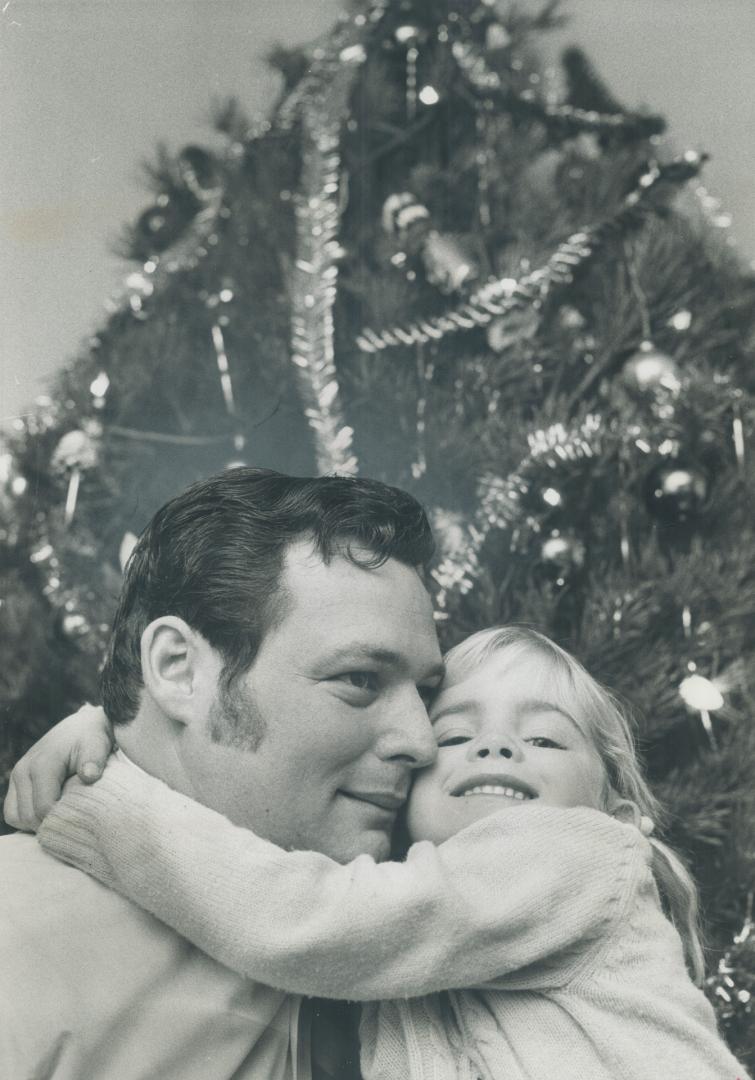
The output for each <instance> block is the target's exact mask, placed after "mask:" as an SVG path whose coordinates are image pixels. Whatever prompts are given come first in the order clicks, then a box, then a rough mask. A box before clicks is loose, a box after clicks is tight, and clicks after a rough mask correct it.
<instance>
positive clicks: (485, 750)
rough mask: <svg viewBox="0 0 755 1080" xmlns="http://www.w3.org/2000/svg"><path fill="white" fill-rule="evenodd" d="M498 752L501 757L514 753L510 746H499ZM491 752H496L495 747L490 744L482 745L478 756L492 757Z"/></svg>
mask: <svg viewBox="0 0 755 1080" xmlns="http://www.w3.org/2000/svg"><path fill="white" fill-rule="evenodd" d="M498 753H499V755H500V756H501V757H511V755H512V751H511V750H510V749H509V748H508V746H499V747H498ZM491 754H493V755H494V754H495V749H494V748H491V747H489V746H481V747H480V748H479V749H478V751H477V756H478V757H480V758H483V757H490V756H491Z"/></svg>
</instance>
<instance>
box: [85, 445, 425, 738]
mask: <svg viewBox="0 0 755 1080" xmlns="http://www.w3.org/2000/svg"><path fill="white" fill-rule="evenodd" d="M302 538H308V539H311V541H312V545H313V548H314V550H315V551H316V552H317V553H318V554H319V555H320V557H321V558H322V559H323V560H324V561H325V562H329V561H330V560H331V559H332V558H333V556H334V555H343V556H345V557H346V558H348V559H350V560H351V561H352V562H355V563H357V564H358V565H360V566H363V567H365V568H367V569H373V568H375V567H378V566H380V565H382V564H383V563H385V562H386V561H387V560H388V559H397V560H398V561H399V562H401V563H404V564H405V565H407V566H412V567H416V568H417V569H418V570H420V571H421V572H424V571H425V570H426V569H427V565H428V563H429V561H430V559H431V558H432V555H433V549H434V545H433V538H432V533H431V531H430V525H429V523H428V521H427V517H426V516H425V512H424V510H423V509H422V507H421V506H420V504H419V503H418V502H417V501H416V499H414V498H413V497H412V496H411V495H409V494H407V492H405V491H401V490H400V489H399V488H394V487H389V486H388V485H387V484H382V483H380V482H379V481H377V480H362V479H355V478H351V477H340V476H327V477H299V476H285V475H283V474H282V473H277V472H272V471H271V470H268V469H254V468H246V467H243V468H235V469H229V470H228V471H226V472H224V473H221V474H220V475H218V476H213V477H210V478H209V479H207V480H200V481H199V482H198V483H196V484H194V485H192V487H190V488H189V489H188V490H187V491H185V492H183V494H181V495H179V496H178V497H177V498H175V499H172V500H171V501H170V502H169V503H166V505H165V506H163V507H162V508H161V509H160V510H158V511H157V513H156V514H155V516H154V517H153V518H152V521H151V522H150V523H149V525H148V526H147V528H146V529H145V530H144V532H143V533H142V535H141V537H140V538H139V541H138V543H137V545H136V547H135V548H134V551H133V554H132V555H131V558H130V560H129V564H128V567H127V569H126V575H125V579H124V583H123V588H122V591H121V596H120V601H119V604H118V609H117V611H116V614H115V618H114V620H113V628H112V634H111V638H110V647H109V649H108V656H107V660H106V662H105V666H104V669H103V672H102V698H103V704H104V706H105V711H106V712H107V715H108V716H109V717H110V719H111V721H112V722H113V723H116V724H117V723H126V722H127V721H129V720H132V719H133V718H134V716H135V715H136V713H137V710H138V708H139V698H140V691H141V689H142V687H143V682H142V668H141V657H140V652H141V636H142V634H143V632H144V630H145V629H146V627H147V626H148V625H149V623H151V622H152V620H153V619H156V618H159V617H160V616H161V615H176V616H178V617H179V618H181V619H184V620H185V621H186V622H187V623H188V625H189V626H191V627H192V629H194V630H196V631H198V633H200V634H201V635H202V637H204V638H205V640H206V641H207V642H209V644H210V645H212V646H213V648H215V649H217V651H218V652H219V653H220V655H221V656H222V657H223V662H224V666H223V672H222V676H221V682H222V684H223V685H224V686H225V687H228V686H230V684H231V683H232V682H233V680H234V679H235V678H236V677H237V676H238V675H240V674H242V673H243V672H244V671H246V670H247V669H248V668H249V666H250V664H251V663H252V661H253V660H254V658H255V656H256V655H257V651H258V649H259V647H260V644H261V642H262V638H263V636H264V634H265V633H266V631H267V630H268V629H270V627H271V626H273V625H275V622H276V620H279V619H280V618H281V616H282V613H283V610H285V606H286V605H285V602H284V601H285V597H284V596H283V595H282V593H281V589H280V578H281V573H282V570H283V563H284V558H285V555H286V551H287V549H288V548H289V547H290V545H291V544H292V543H294V542H295V541H297V540H300V539H302Z"/></svg>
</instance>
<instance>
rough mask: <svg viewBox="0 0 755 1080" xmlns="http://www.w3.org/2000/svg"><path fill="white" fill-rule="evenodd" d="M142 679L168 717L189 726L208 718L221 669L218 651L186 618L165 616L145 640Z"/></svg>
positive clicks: (146, 633) (142, 643)
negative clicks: (207, 710)
mask: <svg viewBox="0 0 755 1080" xmlns="http://www.w3.org/2000/svg"><path fill="white" fill-rule="evenodd" d="M141 659H142V679H143V681H144V687H145V690H146V691H147V693H148V694H149V695H150V696H151V697H152V698H153V700H154V701H155V702H156V704H157V705H158V706H159V707H160V709H161V710H162V712H163V713H165V715H166V716H168V717H170V719H171V720H173V721H175V722H177V723H179V724H188V723H190V722H191V721H192V720H193V719H194V718H195V717H196V716H198V715H205V710H206V708H207V706H208V703H209V701H210V698H211V695H212V691H213V689H214V687H215V685H216V680H217V676H218V674H219V670H220V664H219V661H218V658H217V657H216V655H215V652H214V650H213V649H212V648H211V646H210V645H209V644H208V642H207V641H205V639H204V638H203V637H202V635H201V634H199V633H197V631H196V630H193V629H192V628H191V627H190V626H189V624H188V623H187V622H185V621H184V620H183V619H179V618H177V617H176V616H175V615H162V616H161V617H160V618H159V619H155V620H154V621H153V622H151V623H150V624H149V626H148V627H147V629H146V630H145V631H144V633H143V634H142V640H141Z"/></svg>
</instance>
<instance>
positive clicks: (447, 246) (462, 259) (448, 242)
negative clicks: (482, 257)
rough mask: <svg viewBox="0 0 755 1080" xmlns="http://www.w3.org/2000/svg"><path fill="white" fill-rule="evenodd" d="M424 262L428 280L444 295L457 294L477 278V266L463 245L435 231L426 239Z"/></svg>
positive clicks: (453, 238)
mask: <svg viewBox="0 0 755 1080" xmlns="http://www.w3.org/2000/svg"><path fill="white" fill-rule="evenodd" d="M422 261H423V263H424V264H425V272H426V274H427V280H428V281H429V282H430V283H431V284H432V285H435V286H436V287H437V288H439V289H440V291H441V292H444V293H452V292H456V291H457V290H458V289H461V288H463V287H464V285H466V284H467V282H469V281H471V280H473V279H474V278H476V277H477V266H476V265H475V263H474V260H472V259H470V257H469V255H468V254H467V252H466V251H465V250H464V247H463V246H462V244H460V243H459V241H458V240H457V239H456V238H455V237H453V236H448V235H444V234H441V233H439V232H436V231H435V230H434V229H433V230H432V231H431V232H429V233H428V234H427V237H426V239H425V243H424V245H423V248H422Z"/></svg>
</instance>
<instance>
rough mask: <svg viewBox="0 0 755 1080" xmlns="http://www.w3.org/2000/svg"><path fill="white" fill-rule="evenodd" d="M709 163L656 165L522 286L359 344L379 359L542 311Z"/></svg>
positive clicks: (697, 158)
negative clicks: (518, 313)
mask: <svg viewBox="0 0 755 1080" xmlns="http://www.w3.org/2000/svg"><path fill="white" fill-rule="evenodd" d="M704 160H705V157H704V155H702V154H698V153H696V152H695V151H692V150H688V151H687V152H686V153H685V154H684V155H682V157H679V158H676V159H675V160H674V161H671V162H668V163H667V164H664V165H660V164H657V163H655V162H653V163H651V164H650V165H649V166H648V167H647V170H646V171H645V172H643V174H642V175H641V176H640V178H639V180H638V181H637V183H636V185H635V186H634V187H633V188H632V190H631V191H630V192H629V194H628V195H626V196H625V197H624V199H623V200H622V204H621V209H620V210H619V211H618V213H616V214H615V215H614V217H612V218H609V219H608V220H607V221H604V222H601V224H599V225H594V226H590V227H588V228H586V229H584V230H582V231H581V232H576V233H573V234H572V235H571V236H570V237H569V238H568V239H567V240H566V241H564V243H563V244H560V245H559V246H558V247H557V248H556V250H555V252H554V253H553V255H551V257H550V259H549V260H548V262H547V263H546V264H545V266H541V267H539V268H538V269H537V270H533V271H532V272H531V273H529V274H527V275H525V276H524V277H522V278H520V279H519V280H518V281H516V280H515V279H513V278H498V279H497V280H495V281H491V282H488V283H487V284H486V285H483V286H482V288H480V289H477V290H476V291H475V292H474V293H472V295H471V296H469V297H467V298H466V299H465V300H464V301H463V303H461V304H459V305H457V306H456V307H454V308H452V309H450V310H449V311H447V312H445V313H444V314H442V315H437V316H433V317H431V318H428V319H422V320H419V321H418V322H415V323H410V324H409V325H408V326H403V327H402V326H393V327H391V328H390V329H387V330H381V331H379V332H376V331H375V330H372V329H371V328H370V327H365V329H364V330H362V332H361V333H360V334H359V335H358V337H357V339H356V343H357V345H358V346H359V348H360V349H361V350H362V351H363V352H369V353H375V352H379V351H380V350H382V349H387V348H391V347H394V346H397V345H415V344H418V343H420V342H421V343H425V342H428V341H438V340H440V339H441V338H443V337H445V335H446V334H450V333H456V332H458V331H459V330H471V329H473V328H474V327H476V326H485V325H487V324H488V323H489V322H491V321H492V320H493V319H495V318H498V317H500V316H502V315H507V314H509V313H511V312H512V311H515V310H517V309H522V308H525V307H529V306H532V307H535V308H538V307H540V306H542V304H543V302H544V300H545V299H546V297H547V296H548V294H549V293H550V291H551V290H552V289H553V288H555V287H558V286H563V285H568V284H569V283H570V282H571V281H572V280H573V278H574V274H575V273H576V271H577V270H578V269H580V268H582V267H583V266H585V264H586V263H587V261H588V260H589V259H590V258H592V257H593V256H594V255H595V254H596V253H597V252H598V251H600V249H601V247H602V246H603V245H604V244H605V243H606V242H607V240H608V239H609V238H610V237H613V236H616V235H622V234H626V233H628V232H629V231H630V230H631V229H635V228H637V227H638V226H639V225H641V224H642V222H643V221H644V220H645V218H646V217H647V216H648V215H649V214H650V213H651V212H652V210H653V203H652V200H651V198H650V196H651V193H654V192H655V191H656V190H657V189H658V187H659V186H660V185H661V184H682V183H684V182H685V181H686V180H689V179H690V177H692V176H696V175H697V173H698V172H699V171H700V168H701V166H702V164H703V162H704Z"/></svg>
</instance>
